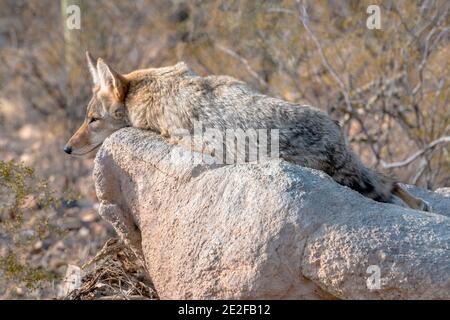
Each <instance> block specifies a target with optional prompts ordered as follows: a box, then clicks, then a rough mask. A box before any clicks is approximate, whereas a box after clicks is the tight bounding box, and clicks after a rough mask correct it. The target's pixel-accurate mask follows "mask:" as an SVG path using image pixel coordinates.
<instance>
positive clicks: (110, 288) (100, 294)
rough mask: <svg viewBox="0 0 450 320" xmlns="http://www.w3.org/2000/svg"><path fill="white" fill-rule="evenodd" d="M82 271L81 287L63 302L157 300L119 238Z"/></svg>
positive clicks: (111, 241) (136, 260)
mask: <svg viewBox="0 0 450 320" xmlns="http://www.w3.org/2000/svg"><path fill="white" fill-rule="evenodd" d="M81 269H82V279H81V286H80V287H79V288H78V289H75V290H73V291H72V292H70V293H69V294H68V295H67V296H65V297H64V299H66V300H94V299H95V300H97V299H99V300H155V299H158V295H157V293H156V290H155V288H154V287H153V283H152V281H151V279H150V278H149V277H148V275H147V272H146V269H145V266H144V265H143V263H142V262H141V261H140V260H139V259H138V258H137V257H136V256H135V254H134V253H133V252H132V251H131V250H130V249H129V248H128V247H127V246H125V245H124V244H123V243H122V242H121V241H120V240H118V239H116V238H113V239H109V240H108V241H107V242H106V243H105V245H104V246H103V248H102V249H101V250H100V251H99V252H98V253H97V255H96V256H95V257H94V258H93V259H92V260H91V261H89V262H88V263H86V264H85V265H84V266H83V267H82V268H81Z"/></svg>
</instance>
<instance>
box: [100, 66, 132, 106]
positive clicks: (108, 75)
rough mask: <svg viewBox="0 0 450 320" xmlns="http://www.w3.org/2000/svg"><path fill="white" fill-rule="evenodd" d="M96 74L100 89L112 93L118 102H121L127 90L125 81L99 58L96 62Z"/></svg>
mask: <svg viewBox="0 0 450 320" xmlns="http://www.w3.org/2000/svg"><path fill="white" fill-rule="evenodd" d="M97 72H98V78H99V85H100V87H101V88H103V89H106V90H110V91H112V93H113V94H114V95H115V97H116V98H117V99H118V100H119V101H123V99H125V95H126V94H127V89H128V81H127V79H125V77H124V76H122V75H121V74H120V73H118V72H116V71H115V70H114V69H113V68H111V67H110V66H108V65H107V64H106V63H105V62H104V61H103V59H101V58H99V59H98V60H97Z"/></svg>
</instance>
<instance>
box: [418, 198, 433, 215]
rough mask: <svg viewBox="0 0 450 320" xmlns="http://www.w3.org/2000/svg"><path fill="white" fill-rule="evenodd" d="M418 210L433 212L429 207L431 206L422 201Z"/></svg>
mask: <svg viewBox="0 0 450 320" xmlns="http://www.w3.org/2000/svg"><path fill="white" fill-rule="evenodd" d="M420 206H421V208H420V210H422V211H426V212H433V208H432V207H431V204H430V203H429V202H427V201H425V200H423V199H422V201H421V203H420Z"/></svg>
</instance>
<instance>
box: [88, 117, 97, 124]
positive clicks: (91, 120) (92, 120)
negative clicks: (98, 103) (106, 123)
mask: <svg viewBox="0 0 450 320" xmlns="http://www.w3.org/2000/svg"><path fill="white" fill-rule="evenodd" d="M97 120H98V118H91V119H90V120H89V123H92V122H95V121H97Z"/></svg>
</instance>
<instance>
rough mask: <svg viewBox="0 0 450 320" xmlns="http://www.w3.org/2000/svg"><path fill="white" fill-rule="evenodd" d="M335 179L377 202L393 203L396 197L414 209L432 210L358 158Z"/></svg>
mask: <svg viewBox="0 0 450 320" xmlns="http://www.w3.org/2000/svg"><path fill="white" fill-rule="evenodd" d="M333 179H334V180H336V182H338V183H340V184H342V185H344V186H347V187H349V188H352V189H353V190H355V191H358V192H359V193H361V194H362V195H364V196H366V197H368V198H371V199H373V200H375V201H379V202H387V203H393V202H394V201H393V200H394V195H395V196H397V197H399V198H400V199H401V200H403V202H405V203H406V204H407V205H408V206H409V207H410V208H412V209H416V210H423V211H431V210H432V208H431V207H430V205H429V204H428V203H427V202H426V201H424V200H422V199H420V198H416V197H414V196H412V195H411V194H410V193H409V192H407V191H406V190H405V189H403V188H402V187H401V186H400V184H399V183H397V182H395V181H394V180H393V179H392V178H390V177H388V176H385V175H383V174H382V173H378V172H376V171H374V170H371V169H369V168H367V167H365V166H364V165H363V164H362V163H361V161H359V159H357V158H356V156H354V157H353V158H352V159H351V160H350V161H347V162H346V163H345V165H344V166H343V167H342V168H340V169H339V170H337V171H336V172H335V174H334V175H333Z"/></svg>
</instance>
